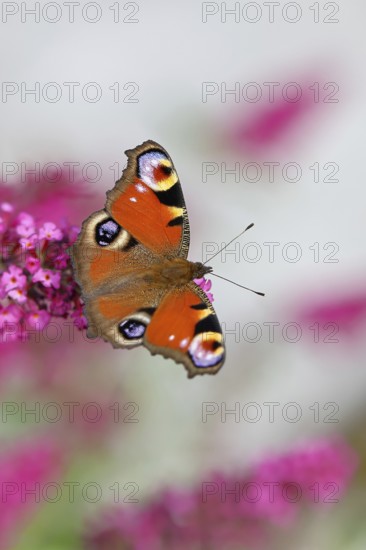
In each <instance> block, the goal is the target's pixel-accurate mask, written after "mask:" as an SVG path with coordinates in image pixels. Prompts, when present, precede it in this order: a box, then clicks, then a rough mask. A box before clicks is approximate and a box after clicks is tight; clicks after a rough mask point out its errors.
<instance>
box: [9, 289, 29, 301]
mask: <svg viewBox="0 0 366 550" xmlns="http://www.w3.org/2000/svg"><path fill="white" fill-rule="evenodd" d="M8 296H9V298H11V299H12V300H14V301H15V302H18V304H24V303H25V302H26V301H27V293H26V292H25V290H24V289H22V288H15V289H14V290H10V292H8Z"/></svg>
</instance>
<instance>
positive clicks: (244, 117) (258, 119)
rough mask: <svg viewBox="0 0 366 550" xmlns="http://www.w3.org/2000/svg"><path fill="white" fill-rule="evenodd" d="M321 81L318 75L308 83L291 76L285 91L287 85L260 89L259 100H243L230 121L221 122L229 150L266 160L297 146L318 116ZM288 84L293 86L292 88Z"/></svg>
mask: <svg viewBox="0 0 366 550" xmlns="http://www.w3.org/2000/svg"><path fill="white" fill-rule="evenodd" d="M323 80H324V77H323V78H319V75H317V76H314V77H313V78H312V79H309V80H308V79H304V78H301V79H300V78H296V77H292V78H288V86H289V88H288V89H287V83H286V82H285V83H284V84H283V85H282V84H281V83H279V85H278V86H276V87H275V88H274V89H273V90H272V91H270V90H269V89H268V88H267V87H266V86H262V88H261V89H262V94H261V95H260V96H259V98H258V101H256V102H248V101H247V102H246V101H245V100H244V99H242V101H241V102H240V103H239V104H238V105H237V106H236V107H235V108H234V110H233V112H232V114H231V115H230V116H229V117H228V118H229V122H225V123H224V128H225V129H224V138H225V141H226V143H227V144H228V145H229V147H230V149H232V150H233V151H234V152H236V153H240V154H245V155H250V156H252V157H254V158H265V159H266V160H269V159H268V155H269V154H276V155H277V156H276V157H274V158H278V155H282V154H283V153H285V152H286V153H288V152H289V150H290V149H292V148H293V147H294V145H295V146H296V145H297V144H298V145H300V144H301V142H303V140H304V136H306V135H307V133H308V132H307V123H308V120H310V119H312V120H314V121H316V118H315V115H316V116H318V112H319V109H320V106H321V105H322V101H323V96H324V95H326V94H325V92H324V90H323V89H322V84H321V83H322V82H323ZM291 81H292V82H293V83H295V85H296V86H293V87H291V85H290V82H291ZM316 81H318V82H316ZM314 83H315V86H314ZM317 86H318V87H319V88H318V89H317ZM284 88H285V92H284ZM244 104H245V107H243V105H244Z"/></svg>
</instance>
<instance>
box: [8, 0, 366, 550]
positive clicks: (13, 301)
mask: <svg viewBox="0 0 366 550" xmlns="http://www.w3.org/2000/svg"><path fill="white" fill-rule="evenodd" d="M365 15H366V12H365V5H364V4H363V3H361V1H360V0H349V1H348V2H343V0H341V1H339V0H338V1H337V2H315V3H312V2H308V1H307V0H306V1H302V2H282V1H281V0H280V1H279V2H259V1H258V2H223V3H221V2H197V1H193V0H186V1H184V2H183V1H177V2H174V3H171V2H166V1H163V0H154V1H153V2H147V1H146V0H138V1H137V2H125V3H123V2H114V3H112V2H110V3H98V2H83V1H81V2H78V3H77V2H43V1H42V2H37V3H34V2H3V3H2V13H1V27H2V28H1V39H0V40H1V43H2V63H1V68H2V70H1V86H2V88H1V95H2V97H1V102H0V113H1V121H2V128H3V130H2V132H1V134H0V152H1V155H0V160H1V181H2V183H1V187H0V193H1V195H0V200H1V213H0V231H1V236H2V261H1V264H0V272H1V281H2V286H1V290H0V299H1V309H0V316H1V319H0V329H1V344H0V346H1V350H0V352H1V355H0V362H1V368H0V375H1V407H2V408H1V454H0V462H1V465H2V467H1V468H0V478H1V495H2V496H1V502H0V508H1V514H0V525H1V529H0V531H1V534H0V547H1V548H4V549H8V548H9V549H10V548H11V549H14V550H23V549H24V550H25V549H27V550H29V549H32V548H37V549H38V550H41V549H45V550H46V549H47V550H50V549H55V550H56V549H57V550H63V549H70V548H72V549H77V550H79V549H80V550H85V549H87V550H107V549H108V550H109V549H112V550H117V549H118V550H124V549H138V550H140V549H145V548H146V549H150V548H151V549H153V550H155V549H156V550H160V549H166V548H192V549H206V550H207V549H216V548H220V549H222V548H223V549H225V550H226V549H228V550H231V549H247V548H248V549H251V548H265V549H269V550H271V549H277V548H282V549H283V548H289V549H290V548H291V549H292V548H296V549H301V550H305V549H306V550H307V549H309V548H312V549H332V550H334V549H347V550H348V549H351V550H358V549H363V548H364V547H365V544H366V530H365V523H364V513H363V510H364V506H365V501H366V495H365V474H366V462H365V460H366V441H365V435H364V420H365V413H366V411H365V399H364V391H365V390H364V388H365V382H366V371H365V351H366V350H365V339H364V334H365V328H366V289H365V282H364V270H365V263H366V257H365V252H364V243H363V239H362V236H363V231H364V219H365V198H366V195H365V189H364V184H363V179H364V174H363V172H364V167H363V159H364V151H363V147H364V124H363V120H364V118H365V113H366V107H365V101H364V95H365V94H364V91H365V76H364V71H363V65H364V63H363V61H364V60H363V53H364V52H363V49H364V46H365V39H364V28H363V27H364V25H363V21H364V16H365ZM146 139H153V140H155V141H157V142H158V143H160V144H161V145H162V146H163V147H165V148H166V149H167V150H168V152H169V153H170V155H171V156H172V158H173V161H174V163H175V166H176V169H177V171H178V173H179V176H180V180H181V182H182V186H183V192H184V195H185V200H186V205H187V209H188V213H189V218H190V225H191V247H190V255H189V257H190V259H192V260H194V261H205V260H206V259H207V258H208V257H209V256H210V255H211V254H213V253H215V252H217V251H218V250H219V248H220V247H221V246H223V245H224V244H225V243H227V242H228V241H229V240H231V239H232V238H233V237H234V236H235V235H236V234H238V233H239V232H240V231H241V230H242V229H244V227H246V226H247V225H248V224H249V223H250V222H255V226H254V228H252V229H251V230H250V231H249V232H248V233H246V234H245V235H244V236H243V237H241V238H240V239H239V240H238V241H236V242H235V243H233V244H231V245H230V247H229V248H228V249H227V250H226V252H223V253H221V254H219V255H218V256H217V257H216V258H215V259H214V260H213V261H212V266H213V267H214V271H215V272H217V274H219V275H222V276H224V277H227V278H229V279H231V280H233V281H235V282H237V283H239V284H242V285H245V286H249V287H251V288H254V289H255V290H259V291H263V292H265V294H266V296H265V297H264V298H262V297H259V296H256V295H255V294H252V293H250V292H246V291H245V290H242V289H240V288H238V287H237V286H234V285H231V284H229V283H227V282H225V281H222V280H219V279H217V278H214V277H213V278H212V283H213V284H212V289H211V292H212V293H213V296H214V307H215V309H216V312H217V315H218V317H219V320H220V323H221V324H222V327H223V331H224V334H225V338H226V346H227V359H226V363H225V365H224V368H223V369H222V370H221V371H220V372H219V373H218V374H217V375H216V376H213V377H211V376H203V377H197V378H195V379H193V380H188V379H187V376H186V372H185V370H184V369H183V367H182V366H181V365H177V364H175V363H173V362H172V361H168V360H165V359H163V358H162V357H160V356H155V357H152V356H150V354H149V353H148V351H147V350H145V349H135V350H133V351H121V350H114V349H113V348H112V347H111V346H110V345H109V344H107V343H104V342H100V341H96V342H95V341H89V340H88V339H87V338H86V335H85V320H84V319H83V316H82V309H81V304H80V302H79V301H78V298H77V293H78V291H77V287H76V286H75V283H74V282H73V280H72V273H71V267H70V263H69V259H68V257H67V245H68V244H70V243H71V242H73V239H74V238H75V236H76V234H77V231H78V228H79V227H80V225H81V222H82V221H83V220H84V219H85V218H86V217H87V216H88V215H89V214H90V213H92V212H93V211H95V210H98V209H100V208H102V207H103V206H104V201H105V192H106V191H107V190H109V189H111V188H112V187H113V185H114V182H115V180H116V179H117V178H118V177H119V176H120V174H121V172H122V169H123V167H124V165H125V162H126V157H125V155H124V151H125V150H126V149H131V148H133V147H135V146H136V145H138V144H140V143H141V142H143V141H144V140H146ZM27 216H28V217H27ZM47 223H48V224H54V226H51V229H50V226H48V230H51V232H53V235H54V236H53V237H50V238H49V240H47V238H46V237H44V239H46V241H47V243H49V242H50V240H51V241H52V239H54V240H55V242H59V241H60V238H58V237H57V231H58V230H60V231H62V235H63V240H62V243H63V244H62V246H63V249H62V252H60V254H61V256H60V257H59V256H57V262H58V263H53V264H52V262H51V264H49V265H48V268H49V269H50V270H51V271H52V270H55V271H54V272H57V273H58V274H57V276H56V275H55V277H56V279H57V280H56V279H55V281H56V282H54V284H53V286H52V288H51V287H48V288H46V287H45V288H46V291H47V292H48V293H50V292H51V291H52V293H53V294H52V304H53V305H52V308H53V309H52V311H50V312H49V313H47V314H45V313H44V305H41V306H40V310H38V309H32V307H33V306H32V307H30V309H27V312H26V313H24V308H25V307H26V306H25V305H24V304H29V302H25V301H24V302H23V301H22V300H23V295H22V292H23V291H22V290H21V291H19V292H18V293H16V289H17V288H18V289H19V288H20V287H21V286H22V284H23V283H22V281H23V282H24V280H23V279H22V277H28V279H27V281H29V280H30V277H31V276H32V273H34V272H35V270H36V269H37V266H35V267H34V266H33V267H30V264H29V263H28V264H27V266H26V267H25V266H24V265H23V264H21V263H20V260H19V255H18V252H19V250H20V248H23V250H27V247H31V244H29V243H28V244H27V242H28V241H27V242H26V241H22V242H20V239H28V238H29V236H30V235H31V234H32V233H33V231H36V232H40V231H45V230H46V229H47V227H46V226H45V225H44V224H47ZM20 226H21V229H19V227H20ZM30 226H31V228H33V229H31V230H29V227H30ZM42 228H43V229H42ZM55 232H56V233H55ZM37 234H39V233H37ZM12 239H13V240H12ZM9 240H10V242H11V247H10V249H9V248H7V246H5V245H8V244H9ZM46 241H45V240H43V241H42V242H43V243H44V242H46ZM60 246H61V245H60ZM43 250H44V249H43ZM31 255H32V254H31ZM55 261H56V260H55ZM10 265H13V266H15V268H14V269H18V270H20V271H14V270H13V271H11V270H10ZM21 270H23V271H21ZM24 270H25V271H24ZM32 270H33V271H32ZM24 273H25V275H24ZM4 274H5V275H4ZM12 276H14V277H15V278H16V279H17V280H18V283H17V284H18V287H16V286H15V287H12V286H11V283H9V281H10V277H12ZM66 276H67V277H68V279H67V280H66V278H65V277H66ZM60 281H61V286H59V288H57V285H59V284H60ZM24 284H25V283H24ZM27 284H28V283H27ZM42 284H43V283H39V282H38V287H39V286H40V285H42ZM9 285H10V286H9ZM23 286H24V285H23ZM44 286H45V285H44ZM38 287H37V288H38ZM14 288H15V293H14V292H13V293H12V294H9V293H10V292H11V291H12V289H14ZM42 288H43V287H42ZM49 288H51V290H49ZM23 290H24V289H23ZM29 292H31V291H30V290H29ZM32 292H34V291H32ZM43 299H44V297H43V298H42V297H40V296H39V295H37V296H36V294H34V293H33V294H32V300H34V301H35V302H37V300H41V301H39V302H37V303H41V302H42V300H43ZM24 300H25V298H24ZM42 303H43V304H44V302H42ZM32 304H34V302H32ZM70 304H71V305H70ZM27 307H28V305H27ZM34 307H35V306H34ZM39 311H43V313H42V314H40V313H39ZM23 314H24V315H25V316H26V318H27V322H28V323H30V326H31V327H32V326H33V328H34V327H36V329H35V331H34V332H33V333H32V335H31V337H29V338H28V337H27V338H24V337H23V336H24V335H22V334H20V333H17V332H16V330H14V326H15V325H16V324H17V323H18V322H20V318H21V316H22V315H23ZM39 316H40V317H39ZM35 318H37V319H38V321H37V323H38V324H35V323H36V321H35ZM70 320H71V321H70ZM32 323H33V325H32ZM39 323H40V324H39Z"/></svg>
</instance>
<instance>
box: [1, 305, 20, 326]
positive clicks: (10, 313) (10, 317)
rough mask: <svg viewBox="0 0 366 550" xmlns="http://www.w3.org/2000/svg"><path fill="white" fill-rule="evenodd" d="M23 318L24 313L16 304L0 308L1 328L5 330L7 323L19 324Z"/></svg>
mask: <svg viewBox="0 0 366 550" xmlns="http://www.w3.org/2000/svg"><path fill="white" fill-rule="evenodd" d="M21 317H22V312H21V310H20V309H19V307H18V306H16V305H15V304H10V305H8V306H6V307H2V306H0V328H4V326H5V324H6V323H18V321H19V320H20V319H21Z"/></svg>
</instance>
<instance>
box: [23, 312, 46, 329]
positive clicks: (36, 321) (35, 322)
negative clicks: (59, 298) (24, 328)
mask: <svg viewBox="0 0 366 550" xmlns="http://www.w3.org/2000/svg"><path fill="white" fill-rule="evenodd" d="M50 319H51V315H50V314H49V313H48V312H47V311H45V310H44V309H39V310H37V311H34V312H33V313H28V315H27V316H26V320H27V322H28V324H29V326H30V327H32V328H35V329H37V330H43V329H44V327H45V326H47V325H48V323H49V322H50Z"/></svg>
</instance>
